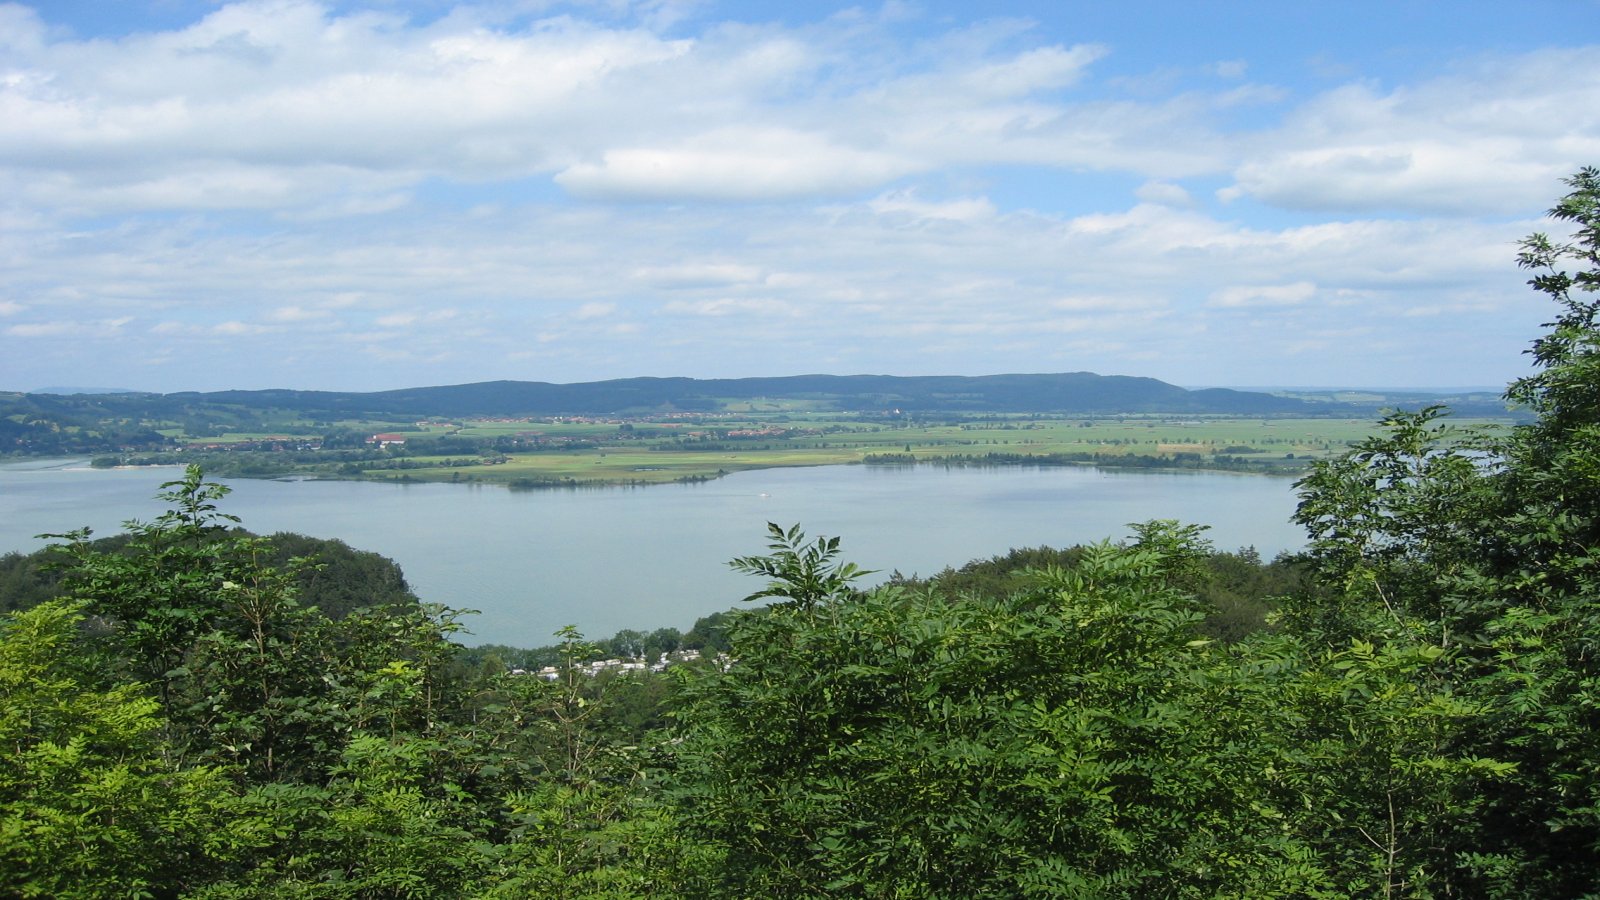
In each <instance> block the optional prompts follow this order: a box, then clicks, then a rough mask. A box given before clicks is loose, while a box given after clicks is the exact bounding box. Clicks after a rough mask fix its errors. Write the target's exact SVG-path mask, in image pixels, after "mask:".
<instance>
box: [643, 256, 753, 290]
mask: <svg viewBox="0 0 1600 900" xmlns="http://www.w3.org/2000/svg"><path fill="white" fill-rule="evenodd" d="M633 277H635V278H637V279H639V280H640V281H644V282H647V283H650V284H653V285H656V286H657V287H663V288H698V287H713V286H718V285H734V284H755V283H759V282H761V281H762V280H763V278H764V275H763V273H762V271H761V269H760V268H759V267H756V266H748V265H741V264H739V263H727V262H704V263H674V264H672V265H666V266H646V267H644V268H641V269H638V270H637V271H635V272H634V273H633Z"/></svg>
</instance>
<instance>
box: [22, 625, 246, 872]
mask: <svg viewBox="0 0 1600 900" xmlns="http://www.w3.org/2000/svg"><path fill="white" fill-rule="evenodd" d="M82 621H83V614H82V610H81V606H80V605H78V604H74V603H69V602H66V601H59V600H56V601H49V602H46V603H44V604H42V605H40V606H39V607H37V608H35V609H32V610H28V611H26V612H22V613H18V614H17V615H15V616H14V617H10V618H7V619H4V620H0V757H3V762H0V893H3V894H5V895H7V896H21V897H113V896H117V897H127V896H140V895H149V894H150V893H153V892H156V891H173V890H175V889H178V888H181V887H183V886H186V885H188V886H193V885H196V884H197V883H203V881H204V879H205V878H206V876H207V875H209V874H211V873H212V872H213V871H214V868H213V866H214V864H215V862H216V858H215V857H217V856H219V855H220V856H226V855H228V851H229V849H230V848H229V843H230V837H229V836H230V834H232V833H233V832H234V831H235V828H234V825H233V824H232V823H233V819H232V816H231V812H232V810H231V806H230V804H231V801H232V799H233V795H232V793H231V790H230V788H231V784H230V781H229V779H228V778H227V777H226V776H225V775H224V774H223V773H222V772H220V771H219V770H217V769H215V768H212V767H199V768H191V769H184V770H179V771H174V770H173V769H172V767H171V766H170V765H168V764H167V762H166V761H165V760H164V759H163V754H162V753H161V746H160V734H161V731H162V728H161V725H162V723H161V721H160V718H159V704H157V703H156V701H155V700H153V699H151V698H150V697H149V696H148V695H147V694H146V693H145V691H144V690H143V689H142V687H141V686H139V685H137V684H120V685H119V684H111V683H108V681H107V679H106V677H105V673H104V670H103V667H101V666H100V665H99V663H101V662H103V660H100V659H97V658H96V657H94V656H92V655H90V654H88V653H86V651H85V648H84V647H83V645H82V643H81V641H80V630H79V629H80V625H81V624H82Z"/></svg>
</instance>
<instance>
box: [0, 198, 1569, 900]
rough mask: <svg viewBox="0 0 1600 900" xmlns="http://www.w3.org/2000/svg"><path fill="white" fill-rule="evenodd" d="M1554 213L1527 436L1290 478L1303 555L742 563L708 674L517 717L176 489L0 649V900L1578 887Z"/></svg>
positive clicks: (1195, 533) (380, 611) (525, 701)
mask: <svg viewBox="0 0 1600 900" xmlns="http://www.w3.org/2000/svg"><path fill="white" fill-rule="evenodd" d="M1570 186H1571V188H1572V192H1571V193H1570V194H1569V195H1568V196H1566V197H1565V198H1563V199H1562V200H1561V201H1560V202H1559V203H1558V204H1557V206H1556V207H1555V209H1553V210H1552V211H1551V213H1552V216H1553V217H1554V218H1555V220H1556V221H1557V223H1558V225H1559V226H1560V227H1562V228H1563V229H1566V228H1571V229H1573V236H1572V237H1571V238H1569V239H1552V238H1550V237H1546V236H1544V235H1534V236H1532V237H1530V238H1528V239H1527V240H1526V241H1524V243H1523V245H1522V252H1521V254H1520V256H1519V258H1518V261H1519V263H1520V265H1522V266H1523V267H1524V268H1526V269H1527V270H1528V271H1529V272H1530V273H1531V274H1532V279H1531V281H1530V284H1531V285H1532V286H1533V288H1534V289H1535V290H1536V291H1538V292H1540V293H1542V294H1544V295H1546V296H1547V297H1548V298H1549V299H1550V300H1552V301H1553V302H1554V304H1555V309H1556V311H1555V314H1554V317H1553V319H1552V321H1551V322H1550V323H1549V325H1548V326H1547V331H1546V332H1545V333H1544V334H1543V335H1542V336H1540V337H1539V338H1538V339H1537V340H1536V341H1535V342H1534V343H1533V346H1532V348H1531V350H1530V355H1531V358H1532V361H1533V363H1534V369H1533V372H1532V374H1530V375H1528V376H1527V377H1525V378H1522V379H1520V380H1518V381H1516V382H1514V383H1513V384H1511V385H1510V386H1509V388H1508V389H1507V394H1506V396H1507V398H1508V399H1509V400H1510V401H1512V402H1514V403H1516V404H1518V405H1519V406H1520V407H1522V408H1523V409H1524V410H1526V411H1527V412H1528V414H1529V416H1530V418H1529V419H1528V420H1527V421H1526V422H1525V423H1523V424H1517V425H1514V426H1511V427H1506V428H1501V429H1498V430H1492V431H1471V430H1463V429H1459V428H1456V427H1454V426H1452V424H1451V422H1450V420H1449V418H1448V417H1447V415H1446V414H1445V410H1442V409H1439V408H1425V409H1422V410H1420V411H1415V412H1394V413H1392V414H1390V415H1388V416H1387V417H1386V418H1385V420H1384V423H1383V425H1384V428H1383V430H1382V432H1381V433H1380V434H1379V435H1378V436H1377V437H1373V438H1371V439H1369V440H1366V441H1364V442H1363V443H1361V444H1360V445H1359V446H1357V447H1355V448H1354V449H1352V450H1351V452H1349V453H1346V454H1344V455H1341V456H1339V457H1336V458H1334V459H1331V460H1327V461H1322V462H1318V463H1316V464H1315V465H1314V466H1313V467H1312V469H1311V470H1310V471H1309V473H1308V474H1307V475H1306V476H1305V477H1304V478H1303V479H1302V480H1301V481H1300V482H1299V491H1300V498H1301V501H1300V505H1299V511H1298V513H1297V520H1298V521H1299V522H1300V523H1301V524H1302V525H1304V526H1305V528H1306V529H1307V532H1308V534H1309V538H1310V543H1309V549H1308V550H1307V552H1306V553H1305V554H1304V555H1303V556H1301V557H1300V558H1298V559H1293V560H1278V561H1273V562H1271V563H1263V562H1262V561H1261V560H1259V559H1255V558H1253V557H1252V556H1251V555H1250V554H1248V553H1238V554H1219V553H1216V552H1215V551H1214V550H1213V549H1212V548H1211V547H1209V546H1208V544H1207V543H1206V541H1205V540H1204V537H1203V532H1202V531H1201V529H1199V528H1196V527H1194V526H1188V525H1184V524H1181V523H1177V522H1161V521H1157V522H1149V523H1145V524H1143V525H1140V526H1138V527H1137V528H1136V537H1135V538H1134V539H1133V540H1131V541H1129V542H1127V543H1126V544H1122V545H1112V544H1099V545H1094V546H1088V547H1080V548H1072V549H1070V550H1062V551H1053V550H1043V549H1037V550H1031V551H1017V552H1016V553H1015V554H1013V555H1012V557H1009V558H1005V559H999V560H991V561H986V562H982V563H975V564H972V565H969V566H967V567H964V568H963V569H955V570H950V571H948V572H945V573H941V574H940V575H939V576H936V577H934V578H932V579H929V580H928V581H918V580H910V579H899V578H896V579H891V580H890V582H889V583H888V584H886V585H884V586H882V587H879V588H875V589H871V590H863V589H859V588H858V587H857V586H856V585H857V583H858V580H859V578H860V576H861V575H863V574H864V573H862V572H861V571H860V570H859V569H857V568H856V567H855V566H853V565H852V564H850V563H849V562H847V560H846V556H845V551H844V548H843V546H842V545H841V543H840V541H839V539H838V538H833V537H822V538H809V537H807V536H806V535H804V534H803V533H802V532H801V531H800V529H799V528H798V527H791V528H784V527H779V526H776V525H774V526H772V529H771V533H770V535H769V540H770V545H769V550H768V552H767V553H766V554H764V555H758V556H751V557H745V558H740V559H736V560H733V561H732V564H733V565H734V567H735V568H737V569H739V570H740V571H743V572H747V573H749V574H751V575H752V576H753V577H755V578H756V579H757V580H758V584H757V587H756V589H755V590H754V591H753V593H752V595H751V597H750V598H747V599H749V600H751V601H753V602H755V603H763V604H764V605H762V606H754V605H752V606H751V607H750V608H746V609H741V610H739V611H736V612H732V613H729V614H726V615H724V616H722V617H719V618H718V620H717V621H716V622H715V623H702V625H703V626H704V627H703V629H702V628H699V627H697V630H700V631H701V634H700V639H701V640H702V641H703V643H702V646H705V647H706V648H707V652H705V653H703V654H702V655H701V658H700V661H699V663H698V664H685V665H680V666H674V667H672V668H669V669H667V670H666V671H665V672H664V673H662V674H660V675H639V676H636V677H635V676H625V675H624V676H617V677H599V676H596V677H591V676H588V675H583V674H581V673H580V670H579V668H578V665H577V664H578V663H579V662H581V661H584V660H587V659H590V658H592V657H593V656H595V655H597V653H598V652H599V651H598V648H594V647H591V646H589V645H587V644H586V643H585V642H584V640H583V638H582V636H581V635H578V634H576V633H574V632H571V631H569V632H566V633H564V634H563V635H562V636H561V644H560V646H559V647H558V648H557V649H556V650H555V651H554V652H555V655H556V656H557V659H556V660H555V663H554V664H555V671H554V676H553V677H552V678H549V679H547V678H543V677H535V676H530V675H517V674H511V673H509V672H508V671H507V666H506V664H505V662H506V661H505V660H504V659H501V658H498V655H497V653H495V652H487V653H485V652H478V653H469V652H467V651H464V650H462V649H461V648H460V647H458V646H457V645H456V644H454V643H452V641H451V640H450V638H451V635H452V634H453V633H454V630H455V623H456V613H454V612H453V611H450V610H445V609H440V608H437V607H431V606H428V605H426V604H423V603H418V602H415V601H414V600H411V599H409V598H407V597H403V596H402V597H390V598H389V599H390V600H397V601H398V602H387V603H383V604H379V605H367V606H361V607H350V606H348V605H347V606H344V607H341V608H340V609H339V610H338V614H337V615H336V614H332V613H331V611H329V610H325V609H323V608H321V607H320V606H319V605H317V602H316V601H315V599H314V596H313V591H312V589H311V588H309V587H307V582H306V580H305V578H306V575H307V573H308V572H310V571H312V570H313V569H315V567H316V566H317V565H319V563H318V559H319V557H321V555H322V554H321V551H320V550H318V549H317V548H315V547H312V546H310V545H307V546H304V547H301V548H299V549H291V550H290V551H289V552H290V555H288V556H284V555H282V554H281V553H279V551H278V550H277V549H275V548H274V546H273V545H272V539H269V538H261V537H256V536H253V535H250V534H248V533H246V532H241V531H239V530H238V529H237V528H236V527H234V526H235V525H236V524H238V523H236V522H234V521H233V520H232V519H231V518H230V517H229V516H228V515H227V514H226V512H225V503H224V500H225V497H224V495H225V493H226V489H225V488H223V487H221V486H219V485H215V484H211V483H208V482H206V481H205V480H204V477H203V474H202V473H201V472H200V471H199V470H198V469H191V470H190V471H189V472H188V474H187V475H186V477H185V478H183V479H182V480H180V481H177V482H174V483H172V484H170V485H169V486H168V488H167V490H166V492H165V494H164V499H166V500H167V501H168V502H169V504H170V505H171V509H170V511H169V512H168V513H167V514H166V515H164V516H162V517H160V518H158V519H156V520H154V521H152V522H149V523H143V524H137V525H135V526H134V527H133V528H131V529H130V532H129V534H128V535H126V536H125V537H124V538H123V539H122V540H121V541H119V542H116V543H114V544H99V543H96V542H93V541H90V540H89V539H88V538H89V536H88V535H86V534H77V535H69V536H66V539H65V540H64V542H63V543H62V545H61V546H60V547H59V548H58V549H56V550H54V551H52V553H53V555H54V557H55V559H56V568H55V569H54V570H53V574H51V575H49V577H50V578H55V579H57V581H56V582H55V583H54V585H53V586H52V587H51V588H50V589H49V591H48V592H47V593H48V595H49V596H48V597H47V598H34V601H37V602H34V601H29V602H30V603H32V604H33V605H31V606H29V608H26V609H19V610H17V611H13V612H11V613H9V614H7V615H6V616H5V617H4V618H3V619H0V622H3V624H0V748H3V750H0V752H3V753H4V755H5V764H4V765H3V766H0V893H4V894H7V895H15V896H24V897H100V896H118V897H125V896H160V897H168V896H184V897H215V898H243V897H267V896H271V897H363V898H364V897H372V898H378V897H466V896H471V897H527V896H540V897H613V898H617V897H680V896H681V897H691V896H692V897H820V896H829V897H863V898H867V897H871V898H879V897H907V898H909V897H919V898H920V897H953V898H954V897H960V898H967V897H1148V896H1174V897H1269V896H1270V897H1348V896H1385V897H1395V896H1406V897H1526V898H1548V897H1578V896H1593V895H1595V894H1597V893H1600V863H1597V862H1596V861H1597V859H1600V712H1597V711H1600V615H1597V614H1596V611H1597V609H1600V607H1597V605H1596V599H1597V593H1596V592H1597V589H1600V402H1597V399H1596V398H1597V397H1600V322H1597V316H1600V296H1596V293H1595V292H1596V290H1597V288H1600V170H1595V169H1585V170H1583V171H1582V172H1580V173H1578V174H1577V175H1575V176H1574V177H1573V178H1572V179H1570ZM1565 266H1572V267H1574V268H1577V271H1576V272H1568V271H1566V270H1565V269H1564V268H1563V267H1565ZM13 562H14V563H16V562H17V561H15V560H13ZM330 565H331V563H330ZM19 577H21V576H19ZM23 605H26V604H23ZM664 637H670V636H664ZM681 637H683V636H681V635H680V638H681ZM613 649H614V648H613ZM718 651H720V652H718Z"/></svg>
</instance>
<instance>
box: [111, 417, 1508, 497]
mask: <svg viewBox="0 0 1600 900" xmlns="http://www.w3.org/2000/svg"><path fill="white" fill-rule="evenodd" d="M752 405H756V404H752ZM1486 423H1487V421H1486V420H1462V421H1461V422H1460V423H1459V424H1461V425H1482V424H1486ZM1373 430H1374V423H1373V422H1372V420H1370V419H1357V418H1350V419H1341V418H1234V417H1193V416H1112V417H1100V418H1088V417H1081V416H1072V417H1066V416H1044V415H986V416H981V417H960V416H948V417H937V418H925V419H913V418H910V417H898V416H892V415H874V416H862V415H853V414H840V413H820V412H808V411H804V410H796V409H792V408H790V409H783V410H779V411H771V410H770V409H769V410H763V411H760V412H738V413H730V412H722V413H718V414H690V413H674V414H668V415H659V416H645V417H581V416H580V417H553V418H545V419H539V418H481V419H462V420H458V421H444V420H434V421H411V422H400V421H384V420H377V419H373V420H352V421H344V422H340V423H338V427H337V428H335V429H332V430H331V431H330V430H329V429H327V428H325V427H324V428H318V427H315V426H314V425H313V424H312V423H310V422H301V421H295V420H292V419H285V420H283V421H280V422H276V423H274V424H273V427H272V428H270V429H268V430H262V431H255V432H223V433H220V434H216V435H212V436H207V437H203V438H201V437H193V436H189V435H184V434H182V433H181V432H180V431H178V430H176V429H174V430H172V431H169V432H168V435H169V436H170V437H172V438H173V439H174V441H175V443H176V444H177V446H178V447H179V448H180V449H176V450H173V451H169V452H163V453H158V454H142V455H141V454H135V455H129V456H125V457H124V456H114V457H100V458H98V459H97V462H98V464H100V465H112V464H123V463H143V462H176V461H180V460H188V461H200V462H202V464H204V465H205V466H206V467H207V468H208V469H209V470H211V471H213V472H216V473H218V474H231V475H237V476H259V477H284V476H300V477H321V478H344V479H363V480H383V481H408V482H412V481H428V482H453V483H475V484H502V485H508V486H510V487H513V488H540V487H557V486H582V485H607V484H658V483H668V482H682V481H696V480H705V479H710V478H716V477H718V476H720V475H724V474H727V473H730V472H737V471H743V470H749V469H763V468H774V467H783V466H818V465H839V464H851V463H865V464H875V465H911V464H942V465H960V466H998V465H1101V466H1123V467H1140V468H1204V469H1225V470H1230V471H1249V472H1263V473H1284V474H1293V473H1296V472H1298V471H1300V470H1302V469H1303V468H1304V467H1305V466H1306V464H1307V463H1308V462H1309V461H1311V460H1314V459H1320V458H1323V457H1326V456H1329V455H1332V454H1336V453H1339V452H1341V451H1343V450H1345V449H1346V448H1348V447H1350V446H1351V445H1352V444H1354V443H1356V442H1358V441H1360V440H1361V439H1362V438H1364V437H1366V436H1368V435H1369V434H1371V433H1372V432H1373Z"/></svg>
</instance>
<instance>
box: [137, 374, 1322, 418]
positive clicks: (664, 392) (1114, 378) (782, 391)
mask: <svg viewBox="0 0 1600 900" xmlns="http://www.w3.org/2000/svg"><path fill="white" fill-rule="evenodd" d="M161 400H162V401H163V402H164V403H166V404H172V403H179V404H183V403H201V404H225V405H239V406H246V407H251V408H272V409H283V410H295V411H299V412H302V413H305V414H306V415H313V416H320V417H330V416H337V417H349V416H354V415H359V414H381V415H397V414H398V415H407V416H411V415H416V416H450V417H454V416H485V415H506V416H519V415H535V416H556V415H625V414H644V413H652V412H662V411H672V410H681V411H705V412H711V411H716V410H719V409H722V408H724V407H726V406H727V405H728V404H730V403H748V402H751V401H758V400H774V401H807V402H809V403H812V404H814V405H815V406H817V407H818V408H822V409H830V410H839V411H848V412H870V411H890V410H895V409H898V410H901V411H902V412H906V413H927V412H964V413H984V412H993V413H1028V412H1038V413H1069V414H1078V413H1084V414H1089V413H1093V414H1101V415H1105V414H1115V413H1194V414H1202V413H1212V414H1221V415H1292V414H1296V413H1299V414H1305V415H1325V414H1327V413H1328V412H1330V404H1328V403H1325V402H1323V403H1316V402H1311V401H1307V400H1302V399H1299V398H1293V397H1276V396H1272V395H1270V394H1264V393H1253V392H1248V391H1235V390H1228V389H1224V388H1208V389H1205V390H1195V391H1191V390H1185V389H1184V388H1181V387H1177V386H1176V385H1171V384H1167V383H1166V382H1164V381H1158V380H1156V379H1154V378H1135V377H1129V376H1123V375H1096V374H1093V373H1091V372H1071V373H1065V374H1054V375H982V376H959V375H938V376H894V375H795V376H789V377H782V378H732V379H695V378H624V379H617V380H613V381H594V382H583V383H577V384H550V383H547V382H536V381H489V382H481V383H477V384H459V385H450V386H444V387H419V388H406V389H402V390H394V391H377V392H373V393H337V392H331V391H290V390H267V391H219V392H212V393H181V394H167V395H164V396H163V397H162V398H161Z"/></svg>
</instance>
